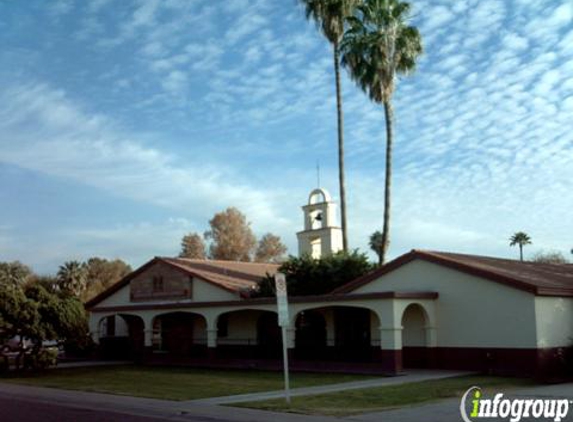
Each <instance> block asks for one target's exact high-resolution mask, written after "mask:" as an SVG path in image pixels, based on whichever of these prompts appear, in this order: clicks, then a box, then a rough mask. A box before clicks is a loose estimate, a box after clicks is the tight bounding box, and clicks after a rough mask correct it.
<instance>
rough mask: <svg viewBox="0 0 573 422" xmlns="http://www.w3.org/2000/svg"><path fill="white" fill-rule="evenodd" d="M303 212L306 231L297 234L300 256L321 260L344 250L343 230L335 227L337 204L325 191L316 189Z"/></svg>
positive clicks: (309, 197)
mask: <svg viewBox="0 0 573 422" xmlns="http://www.w3.org/2000/svg"><path fill="white" fill-rule="evenodd" d="M302 211H303V213H304V230H303V231H300V232H298V233H297V234H296V237H297V238H298V254H299V256H302V255H304V254H310V255H311V256H312V257H313V258H320V257H321V256H327V255H330V254H332V253H335V252H338V251H340V250H342V229H341V228H340V227H338V226H336V225H335V222H336V203H335V202H333V201H332V199H331V197H330V194H329V193H328V192H327V191H326V190H325V189H321V188H318V189H314V190H313V191H312V192H311V193H310V195H309V196H308V204H307V205H305V206H303V207H302Z"/></svg>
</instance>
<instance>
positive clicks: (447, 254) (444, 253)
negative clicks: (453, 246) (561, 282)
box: [412, 249, 573, 266]
mask: <svg viewBox="0 0 573 422" xmlns="http://www.w3.org/2000/svg"><path fill="white" fill-rule="evenodd" d="M412 251H413V252H416V253H421V254H428V255H438V256H440V257H442V258H446V259H455V256H463V257H468V258H486V259H493V260H496V261H506V262H511V263H513V264H519V265H534V266H543V265H547V266H562V265H573V262H563V263H552V262H536V261H527V260H525V261H520V260H519V259H514V258H504V257H499V256H491V255H477V254H469V253H459V252H449V251H434V250H427V249H412Z"/></svg>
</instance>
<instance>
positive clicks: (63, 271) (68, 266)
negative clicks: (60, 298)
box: [57, 261, 87, 297]
mask: <svg viewBox="0 0 573 422" xmlns="http://www.w3.org/2000/svg"><path fill="white" fill-rule="evenodd" d="M57 277H58V287H59V288H60V290H61V291H62V292H65V293H67V294H70V295H74V296H76V297H79V296H80V295H81V294H82V292H83V291H84V290H85V288H86V281H87V271H86V266H85V264H82V263H81V262H79V261H68V262H66V263H64V264H63V265H60V268H59V270H58V276H57Z"/></svg>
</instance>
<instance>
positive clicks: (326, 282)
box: [254, 250, 373, 297]
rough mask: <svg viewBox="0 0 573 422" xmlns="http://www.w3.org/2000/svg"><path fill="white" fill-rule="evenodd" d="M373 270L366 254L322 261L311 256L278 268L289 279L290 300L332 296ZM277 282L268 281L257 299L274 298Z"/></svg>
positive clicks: (262, 283)
mask: <svg viewBox="0 0 573 422" xmlns="http://www.w3.org/2000/svg"><path fill="white" fill-rule="evenodd" d="M372 269H373V265H372V264H371V263H370V262H369V261H368V258H367V257H366V255H365V254H362V253H359V252H358V251H356V250H355V251H353V252H351V253H346V252H344V251H340V252H338V253H336V254H332V255H328V256H326V257H322V258H320V259H314V258H312V257H311V256H310V255H305V256H302V257H294V256H291V257H289V259H288V260H287V261H285V262H284V263H283V264H282V265H281V266H280V268H279V271H280V272H282V273H284V274H285V275H286V280H287V286H288V287H287V288H288V294H289V295H291V296H308V295H321V294H325V293H329V292H331V291H332V290H334V289H336V288H337V287H340V286H342V285H344V284H346V283H348V282H350V281H352V280H354V279H355V278H357V277H360V276H362V275H364V274H366V273H368V272H370V271H371V270H372ZM274 295H275V291H274V278H273V277H271V276H267V277H265V278H264V279H263V280H262V281H261V283H260V285H259V290H258V291H257V293H255V294H254V296H258V297H269V296H274Z"/></svg>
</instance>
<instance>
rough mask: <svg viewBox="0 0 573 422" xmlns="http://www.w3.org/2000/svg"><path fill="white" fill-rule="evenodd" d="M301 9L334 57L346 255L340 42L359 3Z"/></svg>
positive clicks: (329, 2)
mask: <svg viewBox="0 0 573 422" xmlns="http://www.w3.org/2000/svg"><path fill="white" fill-rule="evenodd" d="M300 1H301V3H302V4H303V5H304V7H305V12H306V18H307V19H313V20H314V21H315V22H316V25H317V26H318V27H319V28H320V30H321V31H322V33H323V34H324V36H325V37H326V38H327V39H328V41H329V42H330V43H331V44H332V51H333V55H334V79H335V84H336V117H337V124H338V181H339V185H340V219H341V226H342V248H343V249H344V251H345V252H348V234H347V224H346V184H345V181H344V117H343V113H342V93H341V89H340V41H341V39H342V35H343V34H344V22H345V19H346V18H347V17H349V16H351V15H352V13H353V11H354V8H355V7H356V5H357V4H358V3H359V2H360V0H300Z"/></svg>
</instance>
